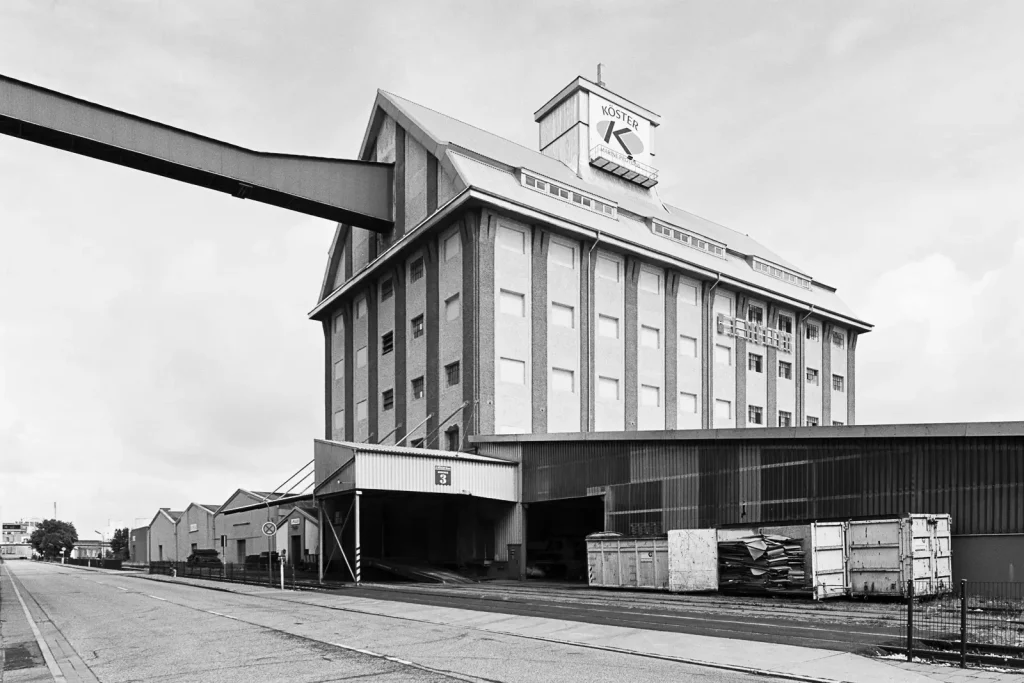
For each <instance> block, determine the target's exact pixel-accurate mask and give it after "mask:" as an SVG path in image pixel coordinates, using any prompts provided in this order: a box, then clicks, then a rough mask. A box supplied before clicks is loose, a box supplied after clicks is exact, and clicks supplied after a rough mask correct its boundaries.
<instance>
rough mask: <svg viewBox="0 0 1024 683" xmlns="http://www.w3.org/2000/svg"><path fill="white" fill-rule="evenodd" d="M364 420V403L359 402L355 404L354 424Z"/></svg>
mask: <svg viewBox="0 0 1024 683" xmlns="http://www.w3.org/2000/svg"><path fill="white" fill-rule="evenodd" d="M365 420H366V401H360V402H359V403H357V404H356V422H363V421H365Z"/></svg>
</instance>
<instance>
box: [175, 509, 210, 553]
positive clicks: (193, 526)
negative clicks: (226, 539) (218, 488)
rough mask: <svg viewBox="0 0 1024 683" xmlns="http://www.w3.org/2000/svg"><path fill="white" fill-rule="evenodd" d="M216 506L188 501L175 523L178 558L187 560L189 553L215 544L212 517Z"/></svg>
mask: <svg viewBox="0 0 1024 683" xmlns="http://www.w3.org/2000/svg"><path fill="white" fill-rule="evenodd" d="M218 508H220V506H219V505H201V504H199V503H190V504H189V506H188V507H187V508H185V511H184V512H182V513H181V517H180V518H179V519H178V523H177V526H178V537H177V544H178V546H177V547H178V554H177V557H178V559H179V560H182V561H184V560H187V559H188V557H189V555H191V554H192V553H193V552H195V551H196V550H199V549H203V550H207V549H211V548H215V547H216V546H217V540H218V539H217V535H216V532H215V531H214V518H215V517H216V515H217V510H218ZM218 551H219V548H218Z"/></svg>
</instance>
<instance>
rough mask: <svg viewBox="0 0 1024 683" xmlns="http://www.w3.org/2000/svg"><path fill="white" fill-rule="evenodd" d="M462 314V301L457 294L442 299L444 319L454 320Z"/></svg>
mask: <svg viewBox="0 0 1024 683" xmlns="http://www.w3.org/2000/svg"><path fill="white" fill-rule="evenodd" d="M460 315H462V301H461V300H460V299H459V295H458V294H453V295H452V296H450V297H448V298H447V299H445V300H444V317H445V320H455V319H457V318H458V317H459V316H460Z"/></svg>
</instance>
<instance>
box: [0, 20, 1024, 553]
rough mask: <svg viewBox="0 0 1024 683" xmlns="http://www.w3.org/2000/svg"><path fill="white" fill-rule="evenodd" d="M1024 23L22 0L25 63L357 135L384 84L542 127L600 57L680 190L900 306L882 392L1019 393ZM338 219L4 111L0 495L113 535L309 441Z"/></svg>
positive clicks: (256, 471)
mask: <svg viewBox="0 0 1024 683" xmlns="http://www.w3.org/2000/svg"><path fill="white" fill-rule="evenodd" d="M524 7H528V8H530V10H524V9H520V8H524ZM1022 25H1024V3H1021V2H1014V1H1013V0H1008V1H1007V2H973V1H964V2H939V1H937V0H927V1H921V2H896V1H888V0H887V1H885V2H845V1H844V2H827V1H824V0H809V1H806V2H769V1H767V0H754V1H750V2H728V1H721V0H715V1H711V0H708V1H706V2H680V1H679V0H673V1H668V2H658V1H654V0H649V1H648V2H643V3H640V2H635V3H626V2H595V1H587V2H582V1H581V2H561V1H559V0H547V1H546V2H543V3H540V4H536V3H535V4H532V5H530V4H527V5H522V4H520V3H510V2H507V3H486V2H465V3H438V2H423V1H417V2H408V3H401V4H400V3H389V2H371V3H341V2H302V3H298V2H283V1H280V2H275V3H270V2H254V1H247V2H224V1H220V2H216V3H212V2H208V1H206V0H202V1H185V0H164V1H156V0H153V1H150V2H141V1H136V2H112V1H109V0H108V1H105V2H96V1H84V0H75V1H74V2H72V1H70V0H4V2H3V3H0V73H3V74H5V75H7V76H11V77H14V78H18V79H21V80H26V81H29V82H32V83H36V84H39V85H42V86H45V87H49V88H53V89H55V90H59V91H62V92H65V93H68V94H71V95H75V96H78V97H81V98H84V99H88V100H92V101H96V102H100V103H102V104H105V105H108V106H111V107H114V108H117V109H121V110H125V111H128V112H131V113H135V114H138V115H141V116H144V117H148V118H152V119H156V120H158V121H161V122H164V123H168V124H171V125H175V126H179V127H182V128H185V129H188V130H192V131H196V132H199V133H203V134H206V135H209V136H212V137H216V138H220V139H224V140H227V141H231V142H234V143H237V144H240V145H243V146H248V147H251V148H255V149H259V150H265V151H274V152H290V153H296V154H311V155H322V156H337V157H352V156H354V155H355V154H356V152H357V150H358V146H359V143H360V141H361V139H362V135H363V131H364V129H365V126H366V122H367V118H368V116H369V114H370V107H371V105H372V103H373V99H374V95H375V91H376V89H377V88H382V89H385V90H389V91H391V92H394V93H396V94H399V95H401V96H403V97H406V98H408V99H411V100H413V101H416V102H419V103H421V104H424V105H427V106H429V107H432V108H434V109H437V110H439V111H442V112H445V113H448V114H450V115H453V116H456V117H458V118H461V119H462V120H464V121H467V122H469V123H472V124H475V125H478V126H480V127H482V128H485V129H488V130H490V131H493V132H495V133H497V134H500V135H503V136H505V137H507V138H510V139H512V140H515V141H517V142H520V143H522V144H525V145H528V146H530V147H534V148H535V147H536V141H537V132H536V124H535V123H534V122H533V119H532V113H533V112H534V111H535V110H536V109H537V108H538V107H539V106H540V105H541V104H543V103H544V102H545V101H546V100H547V99H548V98H549V97H551V96H552V95H554V94H555V93H556V92H557V91H558V90H560V89H561V88H562V87H563V86H564V85H565V84H566V83H568V82H569V81H570V80H571V79H572V78H573V77H575V76H576V75H579V74H582V75H584V76H587V77H589V78H594V75H595V67H596V64H597V63H598V62H599V61H600V62H603V63H604V64H605V65H606V72H605V80H606V82H607V83H608V87H609V88H610V89H611V90H613V91H616V92H618V93H620V94H622V95H624V96H626V97H628V98H630V99H632V100H634V101H636V102H638V103H640V104H642V105H644V106H646V107H648V108H650V109H652V110H653V111H655V112H657V113H659V114H661V115H662V117H663V125H662V126H661V128H660V129H659V135H658V148H657V151H658V157H657V165H658V167H659V170H660V171H661V179H662V182H661V184H660V185H659V190H660V192H661V196H662V197H663V198H664V199H665V200H666V201H669V202H671V203H673V204H675V205H678V206H681V207H683V208H686V209H688V210H690V211H693V212H695V213H697V214H700V215H702V216H704V217H706V218H709V219H712V220H715V221H717V222H720V223H723V224H725V225H728V226H730V227H733V228H735V229H738V230H740V231H742V232H745V233H749V234H750V235H751V236H753V237H755V238H756V239H758V240H760V241H761V242H762V243H764V244H765V245H766V246H768V247H769V248H771V249H773V250H775V251H777V252H779V253H780V254H781V255H783V256H784V257H785V258H787V259H788V260H790V261H792V262H794V263H796V264H798V265H799V266H801V267H802V268H803V269H804V270H805V271H808V272H810V273H811V274H812V275H813V276H814V277H815V278H817V279H819V280H821V281H823V282H826V283H828V284H830V285H832V286H835V287H837V288H838V290H839V294H840V296H842V297H843V298H844V299H845V300H846V302H847V303H848V304H849V305H850V306H851V307H852V308H853V309H854V311H856V312H857V313H858V314H859V316H860V317H861V318H862V319H865V320H867V321H869V322H872V323H874V324H875V325H876V329H875V331H873V332H871V333H870V334H868V335H865V336H864V337H863V338H862V339H861V341H860V343H859V345H858V363H857V365H858V376H857V402H858V406H857V417H858V421H859V422H860V423H888V422H943V421H982V420H1018V419H1022V418H1024V398H1022V396H1024V394H1022V392H1021V391H1020V389H1019V386H1020V385H1021V384H1022V382H1024V370H1022V369H1021V368H1022V367H1024V364H1022V363H1021V362H1020V358H1019V356H1020V351H1021V345H1022V341H1021V340H1022V339H1024V323H1022V316H1021V315H1020V314H1019V307H1020V303H1019V301H1020V296H1021V294H1020V292H1021V290H1022V286H1024V232H1022V229H1021V228H1022V217H1024V191H1022V182H1024V116H1022V114H1024V41H1022V40H1021V38H1020V27H1021V26H1022ZM333 231H334V226H333V225H332V224H330V223H329V222H327V221H323V220H319V219H313V218H308V217H303V216H300V215H297V214H292V213H289V212H286V211H284V210H280V209H277V208H274V207H270V206H266V205H262V204H256V203H252V202H245V201H240V200H238V199H234V198H232V197H230V196H228V195H222V194H217V193H213V192H210V191H207V190H202V189H199V188H194V187H191V186H188V185H184V184H179V183H175V182H173V181H169V180H165V179H163V178H159V177H156V176H149V175H146V174H142V173H138V172H135V171H131V170H127V169H122V168H119V167H117V166H112V165H108V164H104V163H102V162H98V161H94V160H91V159H87V158H84V157H77V156H74V155H71V154H68V153H65V152H60V151H56V150H52V149H48V148H46V147H42V146H37V145H34V144H30V143H27V142H23V141H19V140H16V139H14V138H8V137H3V138H0V507H2V511H0V514H2V516H3V517H4V518H5V519H8V518H14V517H22V516H40V517H43V516H45V517H49V516H52V514H53V503H54V502H55V501H56V502H57V503H58V506H59V509H58V515H59V516H60V517H61V518H64V519H71V520H73V521H74V522H75V523H76V525H77V527H78V529H79V533H80V535H81V536H83V537H93V536H96V534H95V533H93V531H94V530H105V528H106V525H107V521H108V520H115V521H117V520H121V521H123V523H125V524H127V525H131V526H137V525H140V524H143V523H144V522H148V520H149V519H150V518H151V517H152V516H153V514H154V513H155V511H156V508H157V507H160V506H165V507H173V508H175V509H182V508H184V507H185V506H186V505H187V504H188V503H189V502H190V501H196V502H201V503H216V504H220V503H222V502H224V500H225V499H226V498H227V497H228V496H229V495H230V494H231V493H232V492H233V491H234V490H235V489H236V488H238V487H245V488H254V489H272V488H274V487H275V486H276V485H277V484H278V483H279V482H280V481H281V480H282V479H284V478H285V477H287V476H288V475H289V474H291V472H292V471H294V470H295V469H297V468H298V467H299V466H301V465H302V464H303V463H305V462H306V461H308V460H309V459H311V458H312V443H311V441H312V439H313V438H314V437H318V436H320V435H321V434H322V433H323V406H322V402H323V370H322V364H323V355H322V344H323V338H322V334H321V331H320V327H319V325H318V324H316V323H313V322H310V321H309V320H308V319H307V317H306V314H307V312H308V311H309V310H310V309H311V308H312V307H313V306H314V305H315V303H316V297H317V292H318V288H319V286H320V282H321V278H322V276H323V269H324V267H325V259H326V254H327V249H328V247H329V245H330V240H331V237H332V235H333ZM142 518H145V519H142Z"/></svg>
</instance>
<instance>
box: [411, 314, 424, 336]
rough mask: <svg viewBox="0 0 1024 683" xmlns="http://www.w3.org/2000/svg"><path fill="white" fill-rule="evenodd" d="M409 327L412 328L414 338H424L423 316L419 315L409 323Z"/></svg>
mask: <svg viewBox="0 0 1024 683" xmlns="http://www.w3.org/2000/svg"><path fill="white" fill-rule="evenodd" d="M409 326H410V327H411V328H412V338H413V339H418V338H419V337H422V336H423V316H422V315H418V316H416V317H415V318H413V319H412V320H410V321H409Z"/></svg>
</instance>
